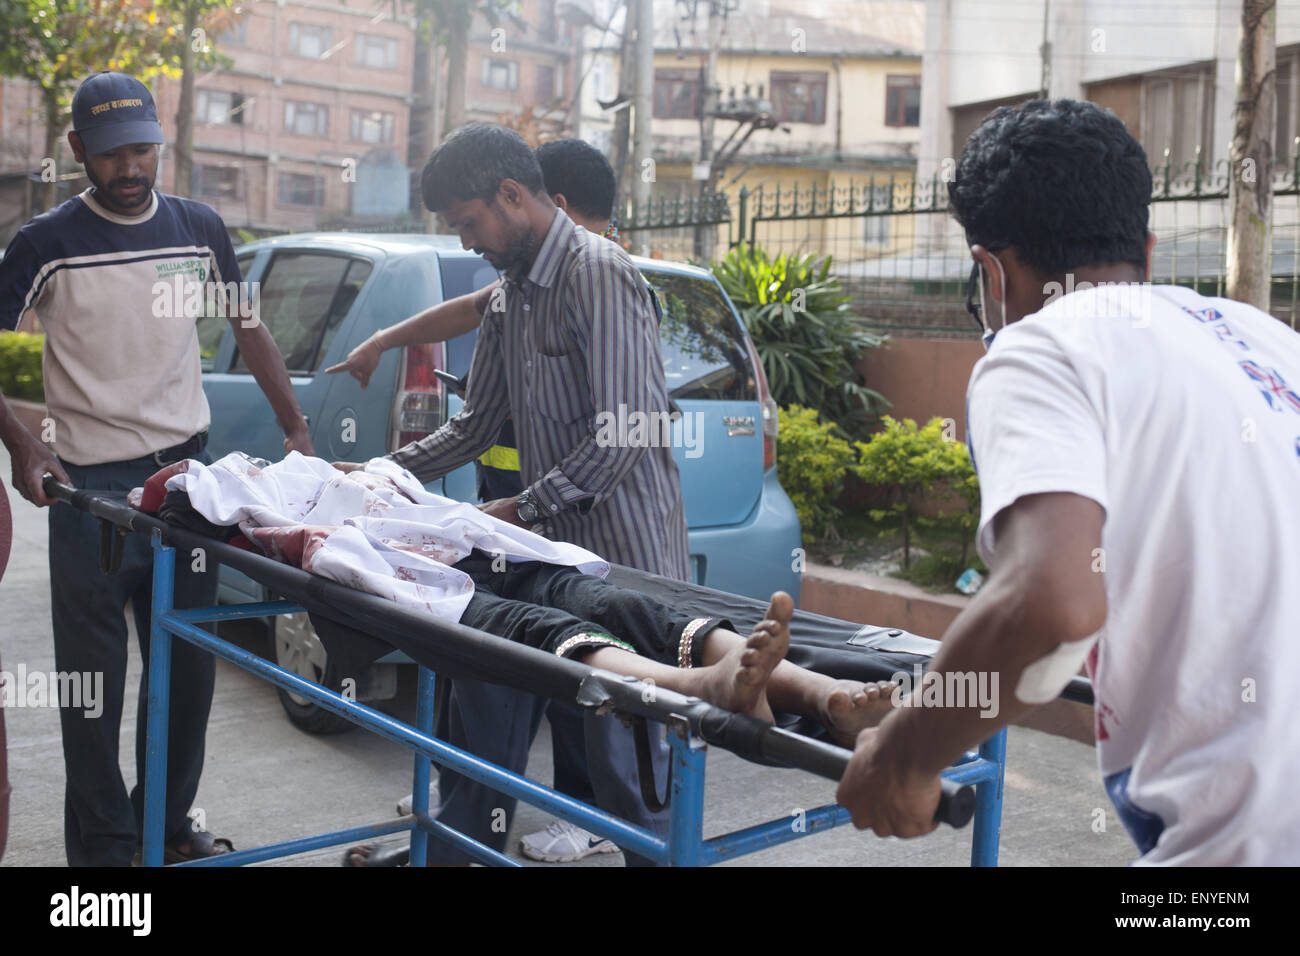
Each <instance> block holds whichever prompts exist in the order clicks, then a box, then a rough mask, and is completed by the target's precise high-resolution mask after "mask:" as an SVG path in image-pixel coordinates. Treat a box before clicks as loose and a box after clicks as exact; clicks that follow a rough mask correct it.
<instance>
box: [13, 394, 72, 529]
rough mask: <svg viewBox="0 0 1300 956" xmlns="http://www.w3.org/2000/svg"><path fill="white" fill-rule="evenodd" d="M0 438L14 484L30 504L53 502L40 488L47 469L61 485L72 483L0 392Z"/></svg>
mask: <svg viewBox="0 0 1300 956" xmlns="http://www.w3.org/2000/svg"><path fill="white" fill-rule="evenodd" d="M0 441H3V442H4V445H5V448H7V449H9V456H10V459H11V461H12V464H13V483H14V487H15V488H17V489H18V493H19V494H20V495H22V496H23V497H24V498H26V499H27V500H28V501H30V502H31V503H32V504H34V505H36V506H38V507H41V508H45V507H48V506H49V505H52V504H54V499H52V498H50V497H48V496H47V495H46V494H45V491H44V489H43V488H42V487H41V481H42V479H43V478H44V477H45V474H46V473H47V472H48V473H49V474H52V475H53V476H54V477H55V478H57V479H59V481H61V482H63V483H64V484H67V485H70V484H72V479H71V478H69V477H68V473H67V472H66V471H64V470H63V466H62V465H60V464H59V459H58V458H56V457H55V455H54V452H53V451H52V450H51V449H50V447H49V446H48V445H46V444H45V443H44V442H40V441H37V439H36V436H35V435H33V434H32V433H31V432H29V431H28V430H27V429H26V427H25V426H24V425H23V423H22V422H20V421H19V420H18V416H17V415H15V414H14V413H13V410H12V409H11V408H10V407H9V403H8V402H6V401H5V400H4V396H3V395H0Z"/></svg>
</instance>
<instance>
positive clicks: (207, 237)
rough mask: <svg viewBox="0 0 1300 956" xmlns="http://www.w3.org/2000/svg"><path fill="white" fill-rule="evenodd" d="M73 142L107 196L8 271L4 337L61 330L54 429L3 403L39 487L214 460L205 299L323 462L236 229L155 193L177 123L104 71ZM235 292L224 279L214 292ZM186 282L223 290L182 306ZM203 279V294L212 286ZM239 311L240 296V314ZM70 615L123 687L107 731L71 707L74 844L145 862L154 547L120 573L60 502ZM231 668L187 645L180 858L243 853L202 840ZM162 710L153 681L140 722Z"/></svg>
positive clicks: (72, 858) (170, 766)
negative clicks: (194, 807)
mask: <svg viewBox="0 0 1300 956" xmlns="http://www.w3.org/2000/svg"><path fill="white" fill-rule="evenodd" d="M72 124H73V131H72V132H70V133H68V143H69V145H70V146H71V147H72V152H73V155H74V156H75V157H76V160H77V162H78V163H82V164H83V165H84V166H85V170H86V176H87V178H88V179H89V180H90V182H91V183H92V186H91V188H89V189H87V190H86V191H85V192H83V193H81V194H80V195H79V196H75V197H73V198H72V199H69V200H68V201H67V202H65V203H62V204H61V205H59V206H57V207H55V208H54V209H51V210H49V211H48V212H46V213H44V214H42V215H40V216H37V217H36V218H34V219H32V220H31V221H30V222H28V223H27V224H26V225H25V226H23V228H22V229H21V230H19V232H18V234H17V236H15V237H14V239H13V241H12V242H11V243H10V244H9V248H8V250H7V251H6V254H5V257H4V259H3V261H0V329H4V330H14V329H16V328H18V326H19V324H20V323H21V322H22V321H23V319H24V318H26V317H27V315H28V314H29V313H31V314H32V315H34V316H37V317H38V318H39V321H40V325H41V328H42V329H43V331H44V332H45V355H44V369H45V376H44V380H45V400H46V404H47V406H48V408H49V415H50V417H49V419H47V420H46V424H47V428H46V430H44V431H43V432H42V434H41V435H40V437H37V436H35V435H33V434H31V433H30V432H29V431H28V430H27V429H26V428H25V427H24V426H23V425H22V424H21V423H20V422H19V421H18V419H17V418H16V417H14V415H13V414H12V412H11V411H10V410H9V408H8V407H7V406H6V405H5V403H4V400H3V398H0V438H2V439H3V441H4V443H5V446H6V447H7V448H8V449H9V453H10V455H11V456H12V458H13V481H14V486H15V487H16V488H17V489H18V491H19V493H20V494H21V495H22V496H23V497H24V498H26V499H27V500H28V501H30V502H31V503H32V504H34V505H36V506H38V507H49V506H50V505H54V501H53V499H51V498H49V497H48V496H47V495H46V494H45V492H44V491H43V490H42V487H41V482H42V480H43V478H44V476H45V475H46V474H52V475H54V477H56V478H58V479H59V480H60V481H63V482H67V483H68V484H71V485H74V486H76V487H78V488H93V489H97V490H110V491H111V490H121V491H129V490H130V489H131V488H132V487H135V486H137V485H140V484H143V482H144V480H145V479H147V478H148V477H149V476H150V475H151V474H153V473H154V472H155V471H157V470H158V466H159V465H165V464H168V463H171V462H175V461H179V460H181V459H184V458H197V459H199V460H204V461H206V460H208V459H207V456H206V452H205V451H204V449H205V446H206V444H207V429H208V425H209V423H210V418H211V416H210V413H209V410H208V403H207V399H206V397H205V396H204V394H203V382H202V378H201V370H200V366H199V342H198V336H197V333H196V321H195V320H196V319H197V318H198V317H199V316H198V315H195V314H193V311H194V310H193V309H192V307H190V306H189V302H191V301H193V302H196V303H197V302H199V301H205V300H211V301H212V302H213V303H214V304H215V306H216V307H217V308H218V310H219V311H220V312H221V313H222V314H223V315H224V317H225V318H227V319H228V320H229V321H230V323H231V325H232V327H233V328H234V332H235V340H236V342H237V343H238V346H239V352H240V355H241V356H243V358H244V361H245V362H246V363H247V366H248V368H249V370H250V371H251V372H252V373H253V376H254V377H255V378H256V380H257V383H258V385H259V386H260V387H261V388H262V391H263V392H264V393H265V394H266V396H267V399H268V400H269V401H270V403H271V407H272V409H273V410H274V412H275V415H276V417H277V418H278V420H279V422H280V424H281V427H283V429H284V432H285V436H286V437H285V441H284V446H285V450H286V451H288V450H293V449H296V450H298V451H301V452H303V453H304V454H311V453H312V445H311V438H310V437H309V434H308V428H307V422H306V420H305V419H304V418H303V415H302V410H301V409H300V408H299V406H298V401H297V399H296V398H295V397H294V393H293V389H292V387H291V386H290V383H289V373H288V372H287V371H286V369H285V366H284V360H283V359H282V358H281V356H280V353H279V351H278V350H277V349H276V345H275V342H274V340H273V339H272V338H271V335H270V333H269V332H268V331H267V330H266V328H265V327H263V326H262V325H261V323H260V322H259V321H258V320H257V316H256V315H255V314H253V312H252V310H251V309H250V308H249V306H250V302H249V301H248V300H249V299H250V298H251V297H246V296H244V295H243V294H242V293H240V294H236V295H234V296H233V298H232V297H231V296H230V293H229V290H231V289H237V290H242V289H243V288H244V287H243V284H242V283H241V282H240V273H239V264H238V262H237V261H236V259H235V254H234V249H233V247H232V246H231V242H230V237H229V235H228V234H227V232H226V229H225V225H224V223H222V221H221V218H220V217H219V216H218V215H217V214H216V213H215V212H214V211H213V210H212V209H211V208H210V207H208V206H206V205H203V204H202V203H197V202H192V201H190V200H188V199H180V198H178V197H175V196H168V195H164V194H162V193H158V192H155V191H154V189H153V186H154V180H155V178H156V177H157V173H158V160H159V155H160V147H161V144H162V143H163V142H164V139H163V135H162V127H161V126H160V125H159V123H158V112H157V109H156V108H155V106H154V101H153V97H152V95H151V94H150V93H149V89H148V87H146V86H145V85H144V84H143V83H141V82H140V81H139V80H136V79H134V78H133V77H130V76H126V75H125V74H122V73H115V72H108V71H106V72H102V73H96V74H95V75H93V76H91V77H90V78H88V79H87V80H86V81H85V82H84V83H82V84H81V87H80V88H79V89H78V90H77V92H76V95H75V96H74V97H73V100H72ZM214 283H215V285H213V284H214ZM178 284H180V285H182V286H186V287H189V288H191V289H198V290H199V291H201V292H202V293H203V294H202V295H200V296H193V297H192V296H191V294H190V293H188V292H187V293H186V294H185V295H183V296H177V295H173V294H172V292H173V290H174V289H175V288H176V287H177V285H178ZM196 284H197V285H196ZM235 300H238V301H235ZM49 554H50V608H51V616H52V619H53V630H54V655H55V664H56V667H57V669H58V670H59V671H61V672H65V673H86V672H98V673H103V675H104V688H105V703H104V709H103V712H102V714H101V715H100V716H99V718H98V719H92V718H89V717H87V716H86V715H85V714H84V713H83V712H82V711H80V710H73V709H71V708H67V709H63V710H61V711H60V719H61V722H62V727H63V753H64V762H65V765H66V771H67V790H66V796H65V804H64V835H65V842H66V849H67V855H68V863H69V864H71V865H73V866H125V865H128V864H130V863H131V862H132V859H133V856H134V855H135V854H136V853H137V851H138V845H139V833H140V827H141V822H142V818H143V807H144V794H143V790H142V787H141V785H140V784H139V783H137V785H136V788H135V790H134V791H133V792H132V793H131V794H130V795H128V794H127V790H126V785H125V783H124V782H123V779H122V772H121V768H120V767H119V765H118V733H119V729H120V725H121V716H122V703H123V697H124V696H125V690H126V655H127V628H126V621H125V618H124V614H123V612H124V610H125V608H126V605H127V603H128V602H129V603H131V604H132V607H133V610H134V612H135V622H136V631H137V636H138V638H139V641H140V652H141V656H142V657H144V658H145V668H146V673H147V669H148V640H149V614H150V598H151V590H152V588H151V572H152V565H153V556H152V551H151V548H150V546H149V542H148V540H147V539H145V538H144V537H143V536H141V535H132V536H130V537H128V538H127V539H126V540H125V541H124V542H123V555H122V562H121V567H120V569H119V571H118V572H117V573H115V574H106V573H104V572H102V571H100V569H99V528H98V525H97V523H96V519H95V518H94V517H93V516H92V515H90V514H88V513H86V512H82V511H79V510H77V509H75V508H72V507H71V506H69V505H66V504H59V505H56V506H54V507H52V508H50V520H49ZM216 590H217V575H216V568H215V566H214V567H213V568H211V569H209V570H208V571H206V572H205V573H195V572H193V571H192V569H191V566H190V562H188V561H180V562H178V563H177V568H176V583H175V592H174V594H175V606H176V607H196V606H203V605H210V604H215V603H216ZM213 674H214V668H213V659H212V657H211V656H210V655H209V654H207V653H206V652H204V651H200V650H198V649H197V648H195V647H193V646H192V645H190V644H188V643H186V642H184V641H176V642H175V645H174V648H173V650H172V678H171V679H172V691H171V701H172V705H171V712H170V717H169V724H168V759H167V807H166V833H165V837H164V838H165V845H166V854H165V859H166V860H167V862H177V861H179V860H185V859H193V858H196V857H204V856H212V855H214V854H217V853H226V852H230V851H231V850H232V849H233V847H232V846H231V843H230V841H229V840H225V839H216V838H214V837H213V836H212V835H211V834H210V833H208V832H206V831H205V830H203V829H202V828H195V827H192V826H191V824H190V820H189V818H188V815H187V814H188V811H189V809H190V804H191V802H192V801H193V799H194V795H195V793H196V792H197V790H198V784H199V774H200V772H201V770H202V768H203V753H204V736H205V733H206V730H207V720H208V710H209V707H210V705H211V702H212V687H213ZM146 701H147V690H146V687H145V682H144V681H141V686H140V698H139V705H138V710H137V713H139V714H141V715H142V714H143V712H144V709H145V703H146ZM144 729H145V728H144V721H143V720H140V721H139V722H138V723H137V731H136V774H137V776H136V779H137V781H141V782H142V781H143V780H144V757H145V738H144Z"/></svg>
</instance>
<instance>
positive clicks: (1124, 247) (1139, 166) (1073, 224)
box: [948, 99, 1151, 277]
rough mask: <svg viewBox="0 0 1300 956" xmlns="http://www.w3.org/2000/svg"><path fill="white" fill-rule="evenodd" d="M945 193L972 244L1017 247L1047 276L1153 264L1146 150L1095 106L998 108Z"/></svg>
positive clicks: (1035, 103) (1067, 103)
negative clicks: (1150, 260)
mask: <svg viewBox="0 0 1300 956" xmlns="http://www.w3.org/2000/svg"><path fill="white" fill-rule="evenodd" d="M948 196H949V199H950V201H951V208H952V210H953V214H954V215H955V216H956V218H957V221H958V222H959V223H961V225H962V228H963V229H965V230H966V239H967V242H969V243H970V244H971V245H975V244H977V243H978V244H979V245H981V246H984V247H985V248H986V249H988V250H989V251H991V252H996V251H997V250H999V249H1005V248H1006V247H1008V246H1014V247H1015V249H1016V253H1017V255H1018V257H1019V259H1020V260H1021V262H1023V263H1024V264H1025V265H1026V266H1028V267H1029V268H1031V269H1033V270H1034V271H1035V272H1037V273H1038V274H1039V275H1041V276H1044V277H1051V276H1058V275H1061V274H1063V273H1066V272H1069V271H1071V270H1073V269H1077V268H1080V267H1083V266H1091V265H1102V264H1107V263H1120V262H1122V263H1128V264H1131V265H1133V266H1136V267H1137V268H1139V269H1145V268H1146V238H1147V207H1148V206H1149V205H1150V204H1151V170H1150V169H1149V168H1148V166H1147V157H1146V153H1145V152H1144V151H1143V150H1142V147H1141V146H1140V145H1139V144H1138V141H1137V140H1135V139H1134V138H1133V137H1132V136H1131V135H1130V134H1129V132H1128V130H1127V129H1125V128H1124V124H1123V123H1122V122H1121V121H1120V119H1119V118H1118V117H1117V116H1116V115H1115V114H1114V113H1112V112H1111V111H1110V110H1104V109H1102V108H1101V107H1099V106H1097V105H1096V104H1095V103H1086V102H1079V101H1077V100H1066V99H1061V100H1056V101H1055V102H1049V101H1048V100H1030V101H1029V102H1027V103H1024V104H1022V105H1020V106H1018V107H1015V108H1011V107H1006V106H1003V107H999V108H998V109H996V110H994V111H993V112H992V113H990V114H989V115H988V117H986V118H985V120H984V122H983V123H981V124H980V126H979V128H978V129H976V130H975V132H973V133H972V134H971V136H970V139H968V140H967V141H966V148H965V149H964V150H962V154H961V159H960V161H959V162H958V164H957V171H956V177H955V179H953V181H952V182H950V183H949V184H948Z"/></svg>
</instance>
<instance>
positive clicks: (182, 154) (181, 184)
mask: <svg viewBox="0 0 1300 956" xmlns="http://www.w3.org/2000/svg"><path fill="white" fill-rule="evenodd" d="M198 20H199V11H198V7H197V6H196V5H195V4H194V3H187V4H185V38H184V41H183V42H182V44H181V96H180V101H179V102H178V103H177V104H176V163H175V166H174V167H173V170H174V172H175V175H174V176H173V177H172V192H173V193H174V194H175V195H177V196H189V195H191V194H192V193H193V192H194V47H193V46H192V44H193V39H194V30H195V28H196V27H197V26H198ZM240 119H241V120H242V119H243V117H240ZM245 188H247V186H245Z"/></svg>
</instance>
